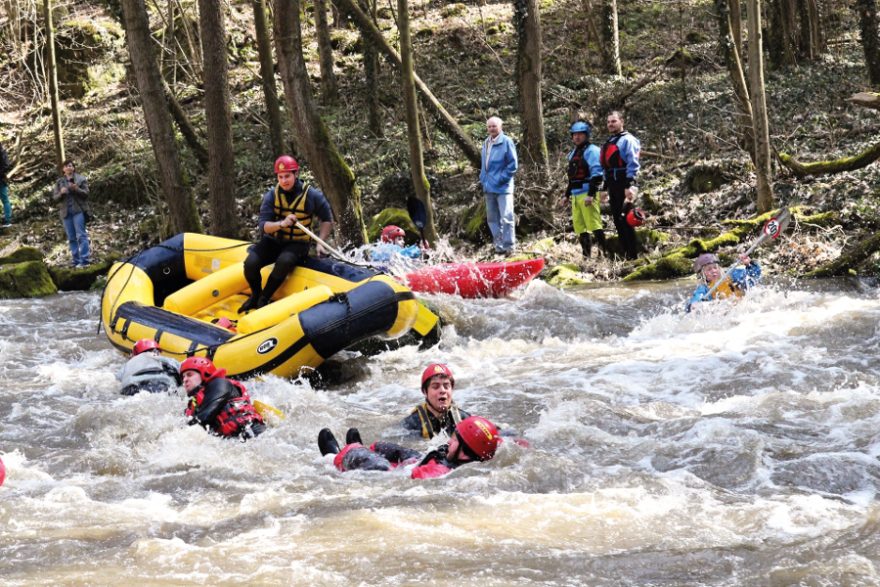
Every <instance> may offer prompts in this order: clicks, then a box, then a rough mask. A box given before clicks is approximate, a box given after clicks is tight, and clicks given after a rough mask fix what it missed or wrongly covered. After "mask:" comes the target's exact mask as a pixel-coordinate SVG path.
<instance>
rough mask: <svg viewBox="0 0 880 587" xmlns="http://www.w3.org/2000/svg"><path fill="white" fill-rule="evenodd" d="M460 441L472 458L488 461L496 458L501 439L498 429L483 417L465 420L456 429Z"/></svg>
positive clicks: (472, 417)
mask: <svg viewBox="0 0 880 587" xmlns="http://www.w3.org/2000/svg"><path fill="white" fill-rule="evenodd" d="M455 435H456V436H458V441H459V442H460V443H461V444H463V445H464V447H463V448H464V451H465V453H467V455H468V456H469V457H471V458H475V459H477V460H479V461H488V460H489V459H491V458H492V457H494V456H495V451H496V450H498V445H499V444H500V443H501V438H500V437H499V436H498V427H497V426H495V424H493V423H492V422H490V421H489V420H487V419H486V418H483V417H481V416H471V417H469V418H465V419H464V420H462V421H461V422H459V423H458V425H457V426H456V427H455Z"/></svg>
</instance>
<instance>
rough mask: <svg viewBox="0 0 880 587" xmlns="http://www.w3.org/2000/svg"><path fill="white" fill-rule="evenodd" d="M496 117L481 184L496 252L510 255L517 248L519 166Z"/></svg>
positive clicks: (490, 124)
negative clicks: (515, 186)
mask: <svg viewBox="0 0 880 587" xmlns="http://www.w3.org/2000/svg"><path fill="white" fill-rule="evenodd" d="M502 124H503V122H502V120H501V119H500V118H498V117H497V116H493V117H491V118H490V119H489V120H487V121H486V130H487V131H488V133H489V136H488V137H486V140H485V141H483V148H482V151H481V157H480V183H481V184H482V186H483V193H484V194H485V195H486V220H487V221H488V222H489V230H491V231H492V241H493V243H494V244H495V252H496V253H499V254H502V255H508V254H510V253H512V252H513V247H514V245H515V244H516V234H515V233H514V228H515V219H514V216H513V176H514V174H516V170H517V167H518V166H519V162H518V161H517V157H516V145H514V144H513V141H512V140H511V139H510V137H508V136H507V135H505V134H504V133H503V132H502V131H501V126H502Z"/></svg>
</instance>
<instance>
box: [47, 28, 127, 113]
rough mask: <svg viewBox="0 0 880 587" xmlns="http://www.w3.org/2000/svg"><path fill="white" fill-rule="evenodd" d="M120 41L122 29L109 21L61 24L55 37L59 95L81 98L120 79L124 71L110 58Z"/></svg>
mask: <svg viewBox="0 0 880 587" xmlns="http://www.w3.org/2000/svg"><path fill="white" fill-rule="evenodd" d="M122 38H123V33H122V28H121V27H120V25H119V24H118V23H116V22H114V21H113V20H111V19H91V18H89V19H71V20H64V21H62V22H61V24H60V26H59V27H58V30H57V33H56V36H55V39H56V57H57V60H58V89H59V91H60V92H61V94H62V95H63V96H65V97H70V98H82V97H83V96H85V95H86V94H87V93H89V92H90V91H91V90H93V89H96V88H98V87H101V86H106V85H109V84H110V83H114V82H116V81H119V80H120V79H122V78H123V77H124V76H125V68H124V67H123V66H122V65H121V64H119V63H114V62H113V60H111V59H109V57H110V56H111V55H112V54H113V52H114V50H115V49H116V48H117V46H118V45H119V44H120V43H121V41H122Z"/></svg>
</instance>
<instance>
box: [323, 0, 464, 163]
mask: <svg viewBox="0 0 880 587" xmlns="http://www.w3.org/2000/svg"><path fill="white" fill-rule="evenodd" d="M339 6H340V8H342V9H343V10H345V11H346V12H348V14H349V15H350V16H351V17H352V20H354V23H355V24H356V25H357V27H358V28H359V29H360V31H361V34H362V35H364V36H368V37H369V38H370V40H371V41H372V42H373V43H374V44H375V46H376V47H377V48H378V49H379V50H380V51H381V52H382V54H383V55H385V58H386V59H387V60H388V62H389V63H390V64H391V65H392V66H393V67H396V68H398V69H400V55H399V54H398V53H397V51H395V50H394V48H393V47H392V46H391V45H389V44H388V41H386V40H385V37H383V36H382V31H380V30H379V29H378V28H377V27H376V25H375V24H373V21H371V20H370V18H369V17H368V16H367V15H366V14H364V12H363V11H362V10H361V9H360V8H359V7H358V6H357V4H355V2H354V0H339ZM413 80H414V81H415V83H416V87H417V88H418V90H419V94H420V95H421V97H422V103H423V104H424V106H425V108H426V109H427V110H428V111H429V112H431V114H432V115H433V116H434V120H435V121H436V122H437V124H438V125H439V126H440V129H441V130H442V131H443V132H444V133H446V135H447V136H448V137H449V138H450V139H452V141H453V142H454V143H455V144H456V145H458V148H459V149H461V151H462V152H463V153H464V155H465V156H466V157H467V159H468V161H470V162H471V165H473V166H474V167H476V168H478V169H479V167H480V149H479V147H477V145H476V144H474V142H473V140H471V138H470V137H469V136H468V135H467V134H466V133H465V132H464V130H463V129H462V128H461V126H459V124H458V122H456V120H455V119H454V118H453V117H452V115H451V114H449V112H448V111H447V110H446V108H444V107H443V105H442V104H441V103H440V101H439V100H438V99H437V98H436V97H435V96H434V94H433V93H432V92H431V90H430V88H428V86H427V85H426V84H425V82H423V81H422V80H421V79H420V78H419V76H418V74H416V73H413Z"/></svg>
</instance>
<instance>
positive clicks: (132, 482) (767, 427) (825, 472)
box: [0, 281, 880, 586]
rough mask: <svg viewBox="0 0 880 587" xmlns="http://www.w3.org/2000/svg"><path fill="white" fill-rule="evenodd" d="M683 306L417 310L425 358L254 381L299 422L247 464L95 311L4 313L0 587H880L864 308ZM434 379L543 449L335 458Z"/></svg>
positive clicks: (836, 287) (875, 366)
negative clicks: (158, 383) (130, 354)
mask: <svg viewBox="0 0 880 587" xmlns="http://www.w3.org/2000/svg"><path fill="white" fill-rule="evenodd" d="M694 285H695V283H694V282H693V281H679V282H670V283H663V284H650V285H635V286H622V285H606V286H600V287H596V288H589V289H583V290H578V291H570V292H561V291H558V290H556V289H553V288H551V287H549V286H547V285H546V284H545V283H543V282H533V283H532V284H531V285H530V286H529V287H528V288H527V289H526V290H524V291H521V292H518V293H517V295H516V296H515V297H514V298H510V299H503V300H462V299H458V298H453V297H449V296H432V297H429V298H428V300H429V301H430V303H431V304H432V305H433V306H434V307H435V308H436V309H437V310H438V312H439V313H440V314H441V315H442V316H443V318H444V320H445V323H446V326H445V327H444V330H443V336H442V340H441V342H440V344H439V345H438V346H435V347H433V348H430V349H427V350H419V349H418V348H416V347H412V346H409V347H403V348H399V349H396V350H390V351H385V352H382V353H380V354H377V355H373V356H363V355H360V354H358V353H354V352H345V353H342V354H341V355H340V356H338V357H336V358H334V360H333V363H334V365H336V367H337V368H335V369H333V372H335V373H336V377H335V378H330V379H329V380H328V381H327V382H326V383H325V384H324V385H320V386H319V385H313V384H312V383H309V382H308V381H305V380H299V381H288V380H282V379H278V378H275V377H267V378H265V379H262V380H253V381H249V382H247V385H248V387H249V389H250V390H251V392H252V395H253V397H254V398H255V399H259V400H262V401H265V402H267V403H269V404H271V405H273V406H275V407H277V408H279V409H281V410H282V411H283V412H284V413H285V414H286V416H287V418H286V419H285V420H283V421H276V422H273V424H272V425H271V427H270V429H269V430H268V431H267V432H266V433H265V434H263V435H262V436H260V437H259V438H257V439H255V440H254V441H251V442H248V443H245V444H242V443H239V442H235V441H223V440H221V439H218V438H216V437H211V436H209V435H208V434H207V433H205V431H204V430H202V429H201V428H199V427H196V426H192V427H190V426H187V425H186V423H185V420H184V417H183V414H182V412H183V408H184V403H185V402H184V398H183V396H182V395H159V394H140V395H137V396H134V397H122V396H121V395H119V393H118V383H117V381H116V380H115V377H114V375H115V372H116V371H117V370H118V369H119V367H120V366H121V365H122V364H123V362H124V360H125V358H124V357H123V356H122V355H121V354H119V353H118V352H117V351H115V350H114V349H112V348H111V347H110V345H109V343H108V342H107V340H106V338H105V337H104V335H103V334H96V328H97V320H98V315H99V304H100V300H99V296H98V294H95V293H64V294H60V295H57V296H53V297H49V298H45V299H42V300H4V301H0V328H2V330H3V338H2V340H0V384H2V400H0V458H2V459H3V461H4V463H5V464H6V468H7V478H6V482H5V484H4V485H3V486H2V487H0V583H2V584H3V585H7V586H9V585H76V586H78V585H122V584H141V585H219V584H226V585H228V584H236V583H248V584H254V585H328V586H330V585H333V586H335V585H388V586H392V585H393V586H397V585H461V584H479V585H482V586H494V585H497V586H502V585H504V586H507V585H572V586H575V585H640V586H644V585H713V586H714V585H718V586H727V585H730V586H733V585H773V586H781V585H816V586H818V585H849V586H858V585H880V502H878V499H877V497H878V489H880V357H878V347H880V344H878V343H880V327H878V323H880V322H878V320H880V295H878V292H877V290H876V289H872V288H869V287H862V286H860V284H859V283H857V282H852V281H834V282H809V283H793V284H785V285H784V287H783V286H782V285H779V284H777V285H776V286H773V285H770V286H768V287H764V288H762V289H760V290H758V291H754V292H752V293H750V295H749V296H748V297H746V298H745V299H743V300H742V301H740V302H739V303H737V304H731V303H720V304H710V305H707V306H706V307H705V308H702V309H701V311H699V312H695V313H692V314H684V313H683V312H682V307H683V304H684V301H685V299H686V298H687V296H688V295H689V293H690V292H691V290H692V289H693V287H694ZM432 361H442V362H446V363H448V364H450V366H451V367H452V369H453V370H454V372H455V375H456V391H455V399H456V401H457V403H458V404H459V405H461V406H462V407H464V408H465V409H467V410H469V411H470V412H472V413H476V414H480V415H485V416H487V417H489V418H490V419H492V420H493V421H495V422H497V423H499V424H501V425H503V426H504V427H506V428H509V429H513V430H515V431H517V432H518V433H519V435H520V436H522V437H524V438H525V439H527V440H528V441H529V443H530V445H531V446H530V448H524V447H522V446H519V445H517V444H516V443H513V442H506V443H504V444H503V445H502V447H501V448H500V449H499V452H498V455H497V456H496V458H495V459H494V460H493V461H491V462H488V463H481V464H472V465H468V466H465V467H462V468H459V469H457V470H456V471H454V472H453V473H452V474H450V475H449V476H447V477H445V478H441V479H433V480H425V481H413V480H411V479H409V478H408V476H407V475H406V473H405V472H403V471H397V472H392V473H384V474H383V473H376V472H350V473H345V474H342V473H339V472H337V471H336V470H335V469H334V467H333V465H332V462H331V458H330V457H329V456H328V457H323V458H322V457H321V456H320V453H319V451H318V448H317V444H316V437H317V434H318V431H319V430H320V429H321V428H323V427H330V428H331V429H333V430H334V431H335V432H336V434H337V436H344V434H345V430H346V429H347V428H348V427H349V426H358V427H360V430H361V434H362V436H363V437H364V440H365V441H367V442H370V441H372V440H375V439H378V438H380V437H383V438H389V437H393V435H394V433H395V430H394V425H395V423H396V422H398V421H399V420H400V419H401V418H402V417H403V416H404V415H406V414H407V413H408V412H409V410H410V409H411V408H412V407H413V406H414V405H415V404H416V403H418V402H419V401H420V399H421V394H420V393H419V391H418V387H419V375H420V373H421V370H422V369H423V368H424V366H425V365H427V364H428V363H429V362H432ZM408 442H411V443H412V445H413V446H415V447H417V448H420V449H426V448H428V446H429V444H428V443H427V442H425V441H420V440H414V441H408Z"/></svg>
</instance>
